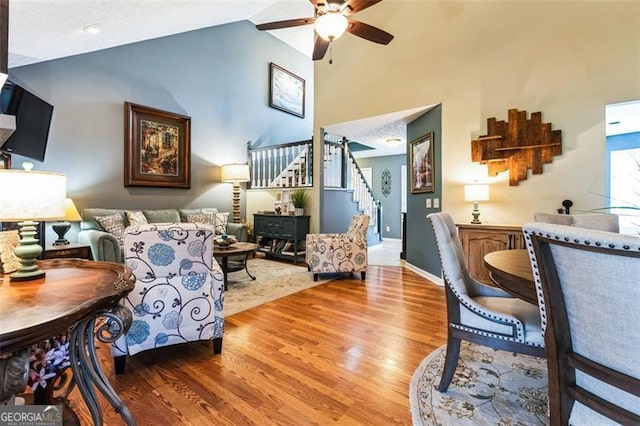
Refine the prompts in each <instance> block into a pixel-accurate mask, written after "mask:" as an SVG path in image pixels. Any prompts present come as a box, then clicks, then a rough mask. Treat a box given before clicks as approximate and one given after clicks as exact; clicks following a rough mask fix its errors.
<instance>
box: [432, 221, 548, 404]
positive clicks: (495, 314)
mask: <svg viewBox="0 0 640 426" xmlns="http://www.w3.org/2000/svg"><path fill="white" fill-rule="evenodd" d="M427 219H428V220H429V222H430V223H431V226H432V227H433V232H434V234H435V237H436V246H437V247H438V253H439V255H440V264H441V266H442V276H443V279H444V283H445V294H446V299H447V322H448V332H447V351H446V355H445V365H444V370H443V373H442V377H441V378H440V383H439V385H438V390H439V391H440V392H446V391H447V389H448V387H449V384H450V383H451V379H452V378H453V375H454V373H455V370H456V366H457V363H458V356H459V354H460V342H461V341H462V340H467V341H469V342H472V343H476V344H478V345H482V346H488V347H491V348H495V349H501V350H505V351H511V352H517V353H522V354H526V355H532V356H537V357H544V356H545V348H544V342H543V340H542V333H541V329H540V313H539V312H538V307H537V306H535V305H532V304H531V303H528V302H525V301H524V300H521V299H518V298H515V297H513V296H511V295H510V294H509V293H507V292H505V291H503V290H501V289H499V288H497V287H492V286H489V285H485V284H482V283H481V282H479V281H477V280H475V279H473V278H472V277H471V276H470V275H469V270H468V269H467V264H466V260H465V258H464V255H463V253H462V245H461V243H460V239H459V238H458V231H457V228H456V226H455V224H454V222H453V219H452V217H451V215H449V214H448V213H432V214H430V215H428V216H427Z"/></svg>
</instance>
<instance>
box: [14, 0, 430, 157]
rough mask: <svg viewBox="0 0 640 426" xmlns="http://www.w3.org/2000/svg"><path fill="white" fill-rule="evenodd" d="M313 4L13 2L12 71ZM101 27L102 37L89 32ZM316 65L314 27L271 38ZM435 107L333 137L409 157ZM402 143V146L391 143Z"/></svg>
mask: <svg viewBox="0 0 640 426" xmlns="http://www.w3.org/2000/svg"><path fill="white" fill-rule="evenodd" d="M313 14H314V8H313V6H312V5H311V3H310V2H309V0H111V1H100V0H46V1H45V0H37V1H34V0H10V5H9V58H8V62H9V68H15V67H19V66H23V65H29V64H34V63H38V62H43V61H48V60H52V59H58V58H63V57H67V56H72V55H77V54H82V53H87V52H92V51H96V50H101V49H106V48H110V47H115V46H120V45H124V44H129V43H134V42H139V41H143V40H149V39H153V38H158V37H163V36H167V35H171V34H178V33H181V32H185V31H191V30H196V29H200V28H206V27H211V26H215V25H221V24H225V23H229V22H237V21H242V20H250V21H251V22H253V23H254V24H259V23H265V22H271V21H279V20H285V19H294V18H301V17H309V16H313ZM94 24H97V25H99V27H100V32H99V33H97V34H91V33H88V32H85V31H83V28H85V27H87V26H90V25H94ZM269 33H270V34H272V35H273V36H274V37H277V38H279V39H281V40H282V41H283V42H285V43H287V44H289V45H290V46H292V47H293V48H295V49H297V50H298V51H300V52H302V53H303V54H305V55H306V56H308V57H311V53H312V51H313V40H314V33H313V26H312V25H306V26H301V27H296V28H289V29H281V30H275V31H269ZM428 108H429V107H423V108H416V109H414V110H409V111H402V112H395V113H392V114H385V115H381V116H378V117H371V118H366V119H364V120H357V121H353V122H349V123H342V124H336V125H333V126H329V128H328V129H327V130H329V131H331V132H334V133H336V134H339V135H341V136H345V137H347V138H349V139H350V140H355V141H358V142H360V143H362V144H364V145H367V146H370V147H372V148H375V150H368V151H365V152H362V153H359V154H357V156H360V157H369V156H380V155H393V154H399V153H403V152H405V151H406V149H405V146H406V123H407V122H408V121H411V119H413V117H415V116H418V115H420V114H421V113H423V112H424V111H425V110H427V109H428ZM390 137H399V138H400V139H401V140H402V143H401V144H398V145H397V146H394V147H390V146H389V145H388V144H387V143H386V142H385V141H386V139H387V138H390Z"/></svg>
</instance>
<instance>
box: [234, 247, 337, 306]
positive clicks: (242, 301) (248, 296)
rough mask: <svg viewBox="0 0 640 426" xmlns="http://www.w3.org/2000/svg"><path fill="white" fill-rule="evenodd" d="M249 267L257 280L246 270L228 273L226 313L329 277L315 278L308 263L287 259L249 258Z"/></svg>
mask: <svg viewBox="0 0 640 426" xmlns="http://www.w3.org/2000/svg"><path fill="white" fill-rule="evenodd" d="M248 267H249V272H251V273H252V274H253V275H254V276H255V277H256V280H255V281H254V280H252V279H251V278H250V277H249V276H248V275H247V273H246V272H245V271H244V270H242V271H238V272H232V273H230V274H229V277H228V290H227V291H225V293H224V312H225V316H230V315H233V314H237V313H238V312H242V311H246V310H247V309H251V308H254V307H256V306H259V305H262V304H265V303H268V302H271V301H273V300H276V299H280V298H281V297H285V296H288V295H290V294H293V293H297V292H298V291H302V290H304V289H307V288H310V287H313V286H316V285H319V284H323V283H326V282H328V281H330V280H329V279H321V278H318V281H313V274H312V273H311V272H308V271H307V267H306V266H300V265H294V264H289V263H285V262H277V261H273V260H266V259H260V258H256V259H249V263H248Z"/></svg>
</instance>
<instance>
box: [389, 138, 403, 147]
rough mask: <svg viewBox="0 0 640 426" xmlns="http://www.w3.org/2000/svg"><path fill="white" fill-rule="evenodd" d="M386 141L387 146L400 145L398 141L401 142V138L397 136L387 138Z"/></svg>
mask: <svg viewBox="0 0 640 426" xmlns="http://www.w3.org/2000/svg"><path fill="white" fill-rule="evenodd" d="M386 142H387V145H389V146H396V145H400V143H401V142H402V139H400V138H398V137H393V138H387V140H386Z"/></svg>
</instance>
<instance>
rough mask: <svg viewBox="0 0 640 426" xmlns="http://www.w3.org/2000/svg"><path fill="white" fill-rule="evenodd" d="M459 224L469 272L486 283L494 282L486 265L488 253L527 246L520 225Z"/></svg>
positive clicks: (459, 232)
mask: <svg viewBox="0 0 640 426" xmlns="http://www.w3.org/2000/svg"><path fill="white" fill-rule="evenodd" d="M457 226H458V236H459V238H460V242H461V243H462V252H463V253H464V256H465V258H466V259H467V267H468V268H469V274H470V275H471V276H472V277H473V278H475V279H476V280H478V281H481V282H484V283H488V284H493V282H492V281H491V278H490V276H489V270H488V269H487V268H486V267H485V266H484V256H485V255H486V254H487V253H491V252H494V251H498V250H514V249H523V248H525V245H524V236H523V235H522V227H520V226H516V225H484V224H480V225H472V224H458V225H457Z"/></svg>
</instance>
